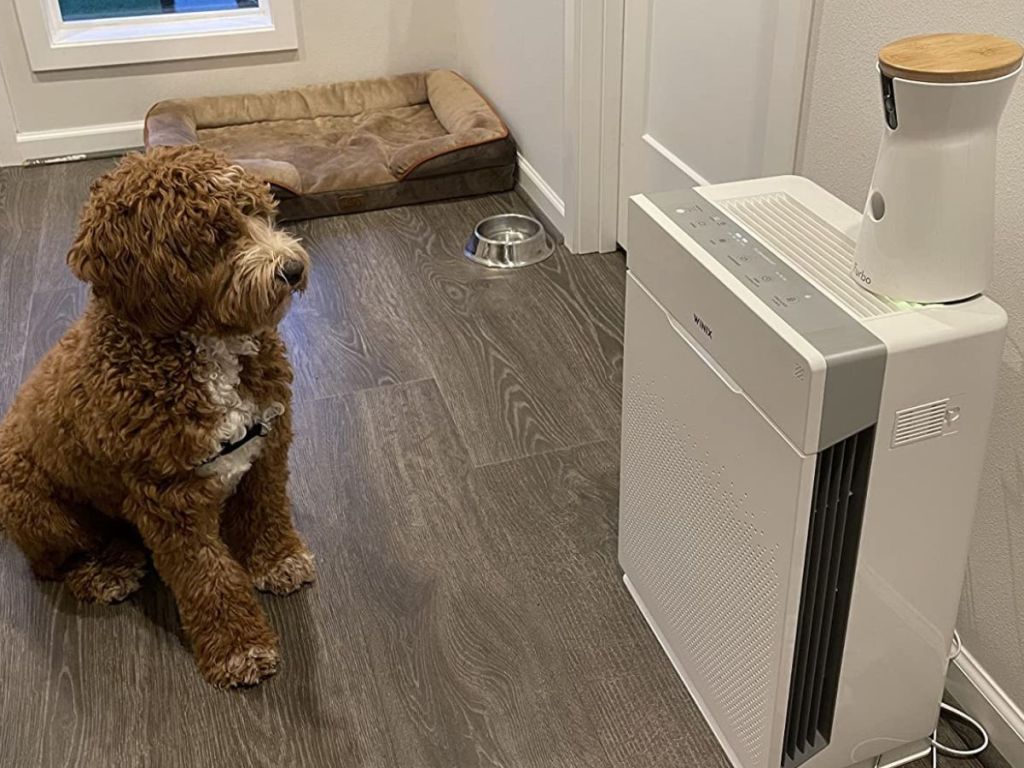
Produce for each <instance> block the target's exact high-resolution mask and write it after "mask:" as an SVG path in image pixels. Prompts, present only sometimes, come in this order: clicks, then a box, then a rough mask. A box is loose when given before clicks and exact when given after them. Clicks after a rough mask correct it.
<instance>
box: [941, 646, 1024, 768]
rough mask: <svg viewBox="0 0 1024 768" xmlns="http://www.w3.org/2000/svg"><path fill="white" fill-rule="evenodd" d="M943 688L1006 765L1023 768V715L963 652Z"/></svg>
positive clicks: (972, 659)
mask: <svg viewBox="0 0 1024 768" xmlns="http://www.w3.org/2000/svg"><path fill="white" fill-rule="evenodd" d="M946 688H947V689H948V690H949V692H950V693H951V694H953V696H954V697H955V698H956V700H957V701H958V702H959V703H960V705H961V706H962V707H963V708H964V710H965V711H966V712H967V713H968V714H970V715H971V716H972V717H974V718H975V719H977V720H978V721H979V722H980V723H981V724H982V725H984V726H985V728H986V730H988V733H989V737H990V738H991V739H992V746H994V747H995V748H996V749H998V750H999V753H1000V754H1001V755H1002V756H1003V757H1004V758H1005V759H1006V762H1008V763H1009V764H1010V765H1015V766H1024V712H1022V711H1021V709H1020V707H1019V706H1018V705H1017V704H1016V703H1015V702H1014V701H1013V700H1012V699H1011V698H1010V697H1009V696H1008V695H1007V693H1006V691H1004V690H1003V689H1002V688H1000V687H999V684H998V683H996V681H995V680H993V679H992V677H991V675H989V674H988V672H986V671H985V669H984V668H983V667H982V666H981V665H980V664H979V663H978V660H977V659H975V658H974V657H973V656H972V655H971V654H970V653H969V652H968V651H967V649H964V650H963V651H962V652H961V654H960V656H959V657H957V659H956V660H955V661H954V662H953V663H952V664H950V666H949V674H948V675H947V677H946Z"/></svg>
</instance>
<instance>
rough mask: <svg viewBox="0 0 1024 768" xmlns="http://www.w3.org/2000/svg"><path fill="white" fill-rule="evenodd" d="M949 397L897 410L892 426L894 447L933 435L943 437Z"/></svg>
mask: <svg viewBox="0 0 1024 768" xmlns="http://www.w3.org/2000/svg"><path fill="white" fill-rule="evenodd" d="M948 408H949V398H948V397H947V398H944V399H942V400H936V401H935V402H932V403H924V404H923V405H915V406H914V407H912V408H904V409H903V410H900V411H896V421H895V423H894V424H893V428H892V447H893V448H899V447H900V446H901V445H908V444H910V443H916V442H918V441H920V440H927V439H929V438H932V437H942V435H943V434H944V433H945V431H946V426H947V410H948Z"/></svg>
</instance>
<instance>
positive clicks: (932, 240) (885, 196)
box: [853, 67, 1020, 303]
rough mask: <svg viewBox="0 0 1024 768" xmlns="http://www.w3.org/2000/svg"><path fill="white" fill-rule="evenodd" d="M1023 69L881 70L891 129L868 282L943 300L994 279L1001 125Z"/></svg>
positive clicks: (866, 226) (872, 227)
mask: <svg viewBox="0 0 1024 768" xmlns="http://www.w3.org/2000/svg"><path fill="white" fill-rule="evenodd" d="M1019 73H1020V68H1019V67H1018V68H1017V69H1016V70H1015V71H1013V72H1011V73H1010V74H1007V75H1004V76H1002V77H998V78H994V79H991V80H983V81H975V82H965V83H935V82H918V81H914V80H904V79H902V78H899V77H888V76H887V75H885V74H884V73H883V72H881V71H880V72H879V75H880V78H881V82H882V104H883V110H882V116H883V119H884V121H885V129H884V134H883V136H882V141H881V146H880V148H879V151H878V159H877V161H876V163H875V171H874V176H873V178H872V181H871V187H870V190H869V192H868V198H867V202H866V204H865V206H864V216H863V223H862V225H861V230H860V236H859V238H858V241H857V248H856V253H855V262H854V272H853V274H854V277H855V279H856V280H857V281H858V282H859V283H860V284H861V286H862V287H864V288H867V289H868V290H870V291H872V292H874V293H878V294H881V295H884V296H888V297H890V298H895V299H901V300H905V301H915V302H922V303H933V302H936V303H937V302H950V301H958V300H962V299H966V298H969V297H971V296H976V295H978V294H980V293H982V292H983V291H984V290H985V288H986V287H987V286H988V284H989V281H990V279H991V277H992V251H993V238H994V234H993V233H994V225H995V222H994V219H995V166H996V134H997V129H998V126H999V119H1000V116H1001V115H1002V112H1003V109H1004V107H1005V106H1006V102H1007V100H1008V99H1009V96H1010V93H1011V91H1012V90H1013V86H1014V83H1015V81H1016V79H1017V77H1018V75H1019Z"/></svg>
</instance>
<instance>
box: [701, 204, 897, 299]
mask: <svg viewBox="0 0 1024 768" xmlns="http://www.w3.org/2000/svg"><path fill="white" fill-rule="evenodd" d="M715 204H716V205H717V206H719V207H720V208H721V209H722V210H723V211H725V212H726V213H728V214H729V215H730V216H732V217H733V218H734V219H735V220H736V221H737V222H738V223H740V224H741V225H743V226H744V227H745V228H746V229H747V230H749V231H750V233H751V234H752V235H754V236H755V237H756V238H757V239H758V240H760V241H761V242H762V243H764V244H765V245H766V246H768V248H769V249H771V250H772V251H774V252H775V253H776V254H778V255H779V256H781V257H782V258H784V259H785V260H786V261H787V262H788V263H789V264H790V265H791V266H792V267H793V268H794V269H796V270H797V271H798V272H800V273H802V274H803V275H804V277H806V278H807V279H808V280H811V281H812V282H814V283H816V284H817V285H818V286H820V287H821V288H822V289H823V290H825V291H826V292H827V293H828V295H829V296H831V297H832V299H833V300H834V301H835V302H836V303H837V304H839V305H840V306H841V307H843V308H844V309H845V310H846V311H847V312H849V313H850V314H852V315H854V316H855V317H858V318H870V317H882V316H883V315H892V314H896V313H898V312H903V311H905V310H907V309H909V308H911V307H913V306H914V305H913V304H910V303H908V302H902V301H893V300H890V299H885V298H882V297H880V296H876V295H875V294H873V293H871V292H869V291H866V290H864V289H863V288H862V287H861V286H860V285H858V284H857V283H856V282H855V280H854V278H853V277H852V276H851V273H852V272H853V253H854V248H855V243H854V242H853V241H852V240H850V239H849V238H847V237H846V236H845V235H843V234H842V233H841V232H838V231H836V230H835V229H834V228H833V227H831V226H829V224H828V223H827V222H825V221H823V220H822V219H821V218H820V217H819V216H817V215H816V214H815V213H814V212H813V211H811V210H809V209H807V208H806V207H804V206H803V205H802V204H801V203H800V202H798V201H797V200H795V199H794V198H792V197H790V196H789V195H788V194H786V193H785V192H773V193H768V194H761V195H752V196H749V197H737V198H733V199H731V200H718V201H715Z"/></svg>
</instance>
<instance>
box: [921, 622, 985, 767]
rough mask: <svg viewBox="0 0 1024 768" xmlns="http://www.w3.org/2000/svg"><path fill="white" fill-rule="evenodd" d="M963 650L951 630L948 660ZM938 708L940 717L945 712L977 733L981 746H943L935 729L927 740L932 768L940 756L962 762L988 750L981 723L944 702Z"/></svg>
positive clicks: (958, 637)
mask: <svg viewBox="0 0 1024 768" xmlns="http://www.w3.org/2000/svg"><path fill="white" fill-rule="evenodd" d="M963 649H964V644H963V641H961V640H960V633H959V632H957V631H956V630H953V651H952V653H951V654H950V655H949V660H950V661H953V660H954V659H955V658H956V657H957V656H959V655H960V654H961V653H962V652H963ZM939 706H940V710H939V716H940V717H941V716H942V713H943V712H945V713H947V714H948V715H949V716H950V717H953V718H956V719H957V720H959V721H961V722H963V723H966V724H967V725H968V726H970V727H971V728H973V729H974V730H975V731H976V732H977V733H978V736H979V737H981V744H979V745H978V746H976V747H968V748H966V749H957V748H956V747H951V746H949V745H948V744H943V743H942V742H941V741H939V731H938V728H936V729H935V730H934V731H932V735H931V738H930V739H929V742H930V743H931V747H932V768H938V765H939V755H940V754H942V755H946V756H947V757H952V758H955V759H957V760H964V759H966V758H968V757H977V756H978V755H980V754H981V753H982V752H984V751H985V750H986V749H988V731H986V730H985V727H984V726H983V725H982V724H981V723H979V722H978V721H977V720H975V719H974V718H973V717H971V716H970V715H968V714H967V713H966V712H964V711H963V710H961V709H957V708H956V707H953V706H950V705H949V704H947V703H946V702H942V704H940V705H939Z"/></svg>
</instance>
